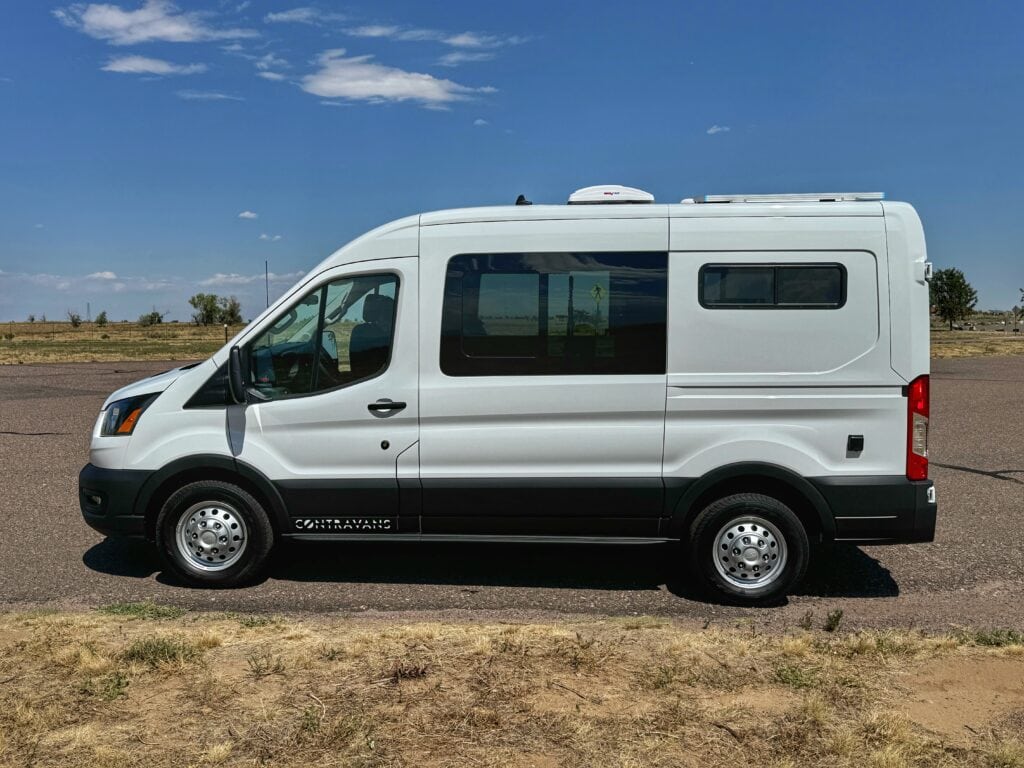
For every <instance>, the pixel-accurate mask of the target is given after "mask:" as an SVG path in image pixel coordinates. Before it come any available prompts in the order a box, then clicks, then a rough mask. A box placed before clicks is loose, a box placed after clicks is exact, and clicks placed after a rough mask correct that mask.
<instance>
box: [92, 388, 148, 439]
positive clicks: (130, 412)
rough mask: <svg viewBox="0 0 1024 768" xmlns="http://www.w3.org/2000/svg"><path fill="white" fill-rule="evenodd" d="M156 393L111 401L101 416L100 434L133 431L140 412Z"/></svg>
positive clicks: (123, 433) (125, 433) (117, 433)
mask: <svg viewBox="0 0 1024 768" xmlns="http://www.w3.org/2000/svg"><path fill="white" fill-rule="evenodd" d="M158 395H159V392H158V393H157V394H154V395H136V396H135V397H126V398H125V399H124V400H117V401H115V402H113V403H111V404H110V405H109V406H108V407H107V411H106V413H105V415H104V416H103V426H102V427H100V434H101V435H104V436H108V435H130V434H131V433H132V432H134V431H135V425H136V424H138V423H139V417H140V416H141V415H142V412H143V411H145V410H146V409H147V408H149V406H150V404H151V403H152V402H153V401H154V400H156V398H157V396H158Z"/></svg>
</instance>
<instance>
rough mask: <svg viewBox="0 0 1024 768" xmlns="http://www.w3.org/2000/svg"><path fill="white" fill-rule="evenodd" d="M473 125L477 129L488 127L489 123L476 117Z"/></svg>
mask: <svg viewBox="0 0 1024 768" xmlns="http://www.w3.org/2000/svg"><path fill="white" fill-rule="evenodd" d="M473 125H475V126H478V127H479V126H482V125H490V123H489V122H487V121H486V120H484V119H483V118H482V117H478V118H477V119H476V120H474V121H473Z"/></svg>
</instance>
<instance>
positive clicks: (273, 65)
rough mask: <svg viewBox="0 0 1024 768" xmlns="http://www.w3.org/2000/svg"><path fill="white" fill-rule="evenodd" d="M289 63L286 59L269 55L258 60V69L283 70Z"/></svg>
mask: <svg viewBox="0 0 1024 768" xmlns="http://www.w3.org/2000/svg"><path fill="white" fill-rule="evenodd" d="M287 66H288V62H287V61H286V60H285V59H282V58H279V57H278V56H275V55H274V54H273V53H268V54H267V55H266V56H262V57H260V58H259V59H257V60H256V69H261V70H268V69H281V68H282V67H287Z"/></svg>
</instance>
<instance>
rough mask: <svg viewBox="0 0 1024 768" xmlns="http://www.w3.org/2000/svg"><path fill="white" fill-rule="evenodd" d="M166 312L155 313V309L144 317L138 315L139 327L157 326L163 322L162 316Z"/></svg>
mask: <svg viewBox="0 0 1024 768" xmlns="http://www.w3.org/2000/svg"><path fill="white" fill-rule="evenodd" d="M166 314H167V313H166V312H157V311H156V310H155V309H154V310H153V311H152V312H147V313H146V314H144V315H139V325H141V326H143V327H148V326H150V325H159V324H160V323H162V322H163V321H164V315H166Z"/></svg>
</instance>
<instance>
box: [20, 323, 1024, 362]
mask: <svg viewBox="0 0 1024 768" xmlns="http://www.w3.org/2000/svg"><path fill="white" fill-rule="evenodd" d="M242 327H243V326H240V325H238V326H232V327H230V328H229V329H228V338H230V337H232V336H234V335H235V334H236V333H238V331H239V330H241V328H242ZM334 330H335V333H336V335H338V344H339V347H341V348H343V347H344V346H345V344H344V338H343V334H342V333H341V332H340V331H339V329H334ZM347 330H350V329H348V328H347ZM224 341H225V336H224V326H222V325H210V326H205V327H204V326H196V325H192V324H190V323H160V324H158V325H151V326H140V325H139V324H138V323H108V324H107V325H106V326H103V327H100V326H97V325H96V324H95V323H82V325H81V326H79V327H78V328H72V327H71V323H68V322H35V323H0V365H5V364H6V365H10V364H19V363H65V362H67V363H109V362H129V361H142V360H200V359H203V358H205V357H209V356H210V355H211V354H213V353H214V352H215V351H216V350H218V349H220V347H221V346H222V345H223V344H224ZM1000 355H1024V334H1020V333H1017V334H1014V333H1004V332H1002V331H995V330H991V329H983V330H977V331H949V330H944V329H942V328H938V327H933V328H932V357H933V358H938V359H945V358H954V357H991V356H1000Z"/></svg>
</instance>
